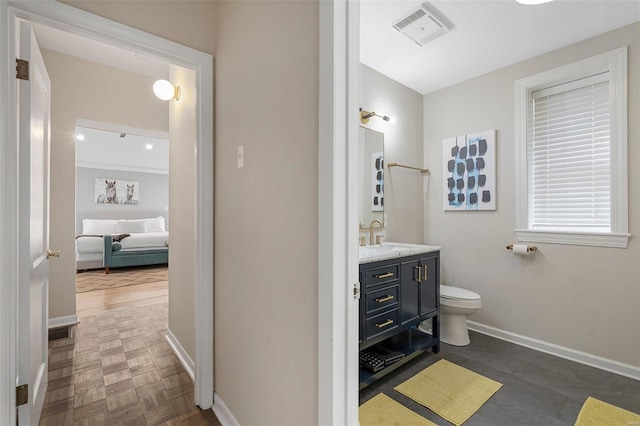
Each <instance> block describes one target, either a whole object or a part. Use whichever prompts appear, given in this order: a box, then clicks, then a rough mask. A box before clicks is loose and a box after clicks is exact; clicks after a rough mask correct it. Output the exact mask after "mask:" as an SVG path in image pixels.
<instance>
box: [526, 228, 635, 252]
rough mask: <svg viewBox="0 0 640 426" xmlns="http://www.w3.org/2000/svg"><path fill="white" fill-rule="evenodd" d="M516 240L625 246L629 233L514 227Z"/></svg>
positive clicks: (578, 244) (577, 244) (576, 244)
mask: <svg viewBox="0 0 640 426" xmlns="http://www.w3.org/2000/svg"><path fill="white" fill-rule="evenodd" d="M514 232H515V233H516V239H517V240H518V241H523V242H529V243H550V244H569V245H575V246H598V247H614V248H627V245H628V242H629V238H630V237H631V234H621V233H606V234H596V233H587V232H585V233H581V232H561V231H538V230H531V229H515V230H514Z"/></svg>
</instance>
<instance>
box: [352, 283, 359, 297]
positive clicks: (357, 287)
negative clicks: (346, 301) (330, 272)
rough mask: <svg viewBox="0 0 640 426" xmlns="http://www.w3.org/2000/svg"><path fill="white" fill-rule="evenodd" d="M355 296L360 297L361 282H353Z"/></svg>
mask: <svg viewBox="0 0 640 426" xmlns="http://www.w3.org/2000/svg"><path fill="white" fill-rule="evenodd" d="M353 298H354V299H360V283H355V284H353Z"/></svg>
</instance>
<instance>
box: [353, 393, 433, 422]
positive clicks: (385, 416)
mask: <svg viewBox="0 0 640 426" xmlns="http://www.w3.org/2000/svg"><path fill="white" fill-rule="evenodd" d="M358 414H359V417H360V426H436V424H435V423H433V422H430V421H429V420H427V419H425V418H424V417H422V416H420V415H418V414H416V413H414V412H413V411H411V410H409V409H408V408H407V407H405V406H403V405H402V404H399V403H397V402H396V401H394V400H393V399H391V398H389V397H388V396H387V395H385V394H383V393H380V394H378V395H376V396H374V397H373V398H371V399H370V400H369V401H367V402H365V403H364V404H362V405H361V406H360V410H359V413H358Z"/></svg>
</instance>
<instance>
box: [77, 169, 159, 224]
mask: <svg viewBox="0 0 640 426" xmlns="http://www.w3.org/2000/svg"><path fill="white" fill-rule="evenodd" d="M96 178H98V179H100V178H110V179H118V180H133V181H138V182H140V185H139V187H138V190H139V191H140V192H139V203H138V204H136V205H133V204H98V203H96V197H95V180H96ZM168 208H169V175H164V174H158V173H139V172H129V171H124V170H105V169H92V168H87V167H76V234H80V233H81V232H82V219H86V218H90V219H144V218H149V217H158V216H163V217H164V218H165V226H167V225H168V222H167V219H168V217H169V210H168Z"/></svg>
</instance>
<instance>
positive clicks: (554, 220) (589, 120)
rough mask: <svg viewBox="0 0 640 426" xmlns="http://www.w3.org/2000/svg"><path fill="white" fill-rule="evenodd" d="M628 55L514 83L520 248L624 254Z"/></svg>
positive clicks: (617, 53)
mask: <svg viewBox="0 0 640 426" xmlns="http://www.w3.org/2000/svg"><path fill="white" fill-rule="evenodd" d="M626 72H627V49H626V47H624V48H620V49H617V50H614V51H611V52H608V53H604V54H602V55H598V56H596V57H593V58H589V59H586V60H583V61H580V62H576V63H573V64H569V65H566V66H564V67H560V68H557V69H554V70H551V71H547V72H544V73H541V74H537V75H534V76H531V77H527V78H524V79H521V80H518V81H516V88H515V89H516V203H517V205H516V230H515V231H516V236H517V239H518V240H519V241H526V242H546V243H559V244H577V245H594V246H605V247H627V243H628V240H629V234H628V232H627V230H628V201H627V194H628V191H627V122H626V120H627V110H626V106H627V93H626V91H627V86H626V81H627V76H626Z"/></svg>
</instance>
